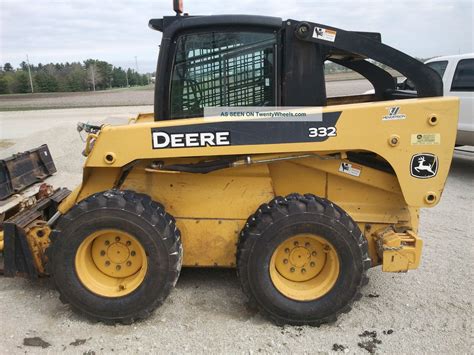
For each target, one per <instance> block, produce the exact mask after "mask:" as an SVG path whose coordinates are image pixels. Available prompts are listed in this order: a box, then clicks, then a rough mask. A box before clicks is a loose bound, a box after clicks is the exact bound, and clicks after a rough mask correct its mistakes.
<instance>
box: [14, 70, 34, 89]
mask: <svg viewBox="0 0 474 355" xmlns="http://www.w3.org/2000/svg"><path fill="white" fill-rule="evenodd" d="M30 91H31V88H30V80H29V78H28V74H26V73H25V72H24V71H23V70H17V71H16V72H15V81H14V82H13V92H15V93H27V92H30Z"/></svg>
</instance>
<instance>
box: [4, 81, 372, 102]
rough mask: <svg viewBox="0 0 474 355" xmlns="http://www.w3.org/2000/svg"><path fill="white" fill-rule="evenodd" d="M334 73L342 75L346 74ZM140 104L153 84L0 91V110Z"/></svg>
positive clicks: (339, 87) (346, 84)
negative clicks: (79, 89)
mask: <svg viewBox="0 0 474 355" xmlns="http://www.w3.org/2000/svg"><path fill="white" fill-rule="evenodd" d="M337 76H338V78H339V79H343V78H345V77H347V76H349V74H344V75H337ZM352 76H354V75H353V74H352ZM372 88H373V87H372V85H371V84H370V83H369V82H368V81H367V80H334V81H329V82H327V83H326V91H327V95H328V96H336V95H349V94H362V93H363V92H365V91H367V90H370V89H372ZM140 105H153V85H150V86H147V87H134V88H130V89H114V90H105V91H95V92H63V93H39V94H16V95H0V111H12V110H32V109H35V110H38V109H58V108H79V107H104V106H107V107H108V106H114V107H117V106H140Z"/></svg>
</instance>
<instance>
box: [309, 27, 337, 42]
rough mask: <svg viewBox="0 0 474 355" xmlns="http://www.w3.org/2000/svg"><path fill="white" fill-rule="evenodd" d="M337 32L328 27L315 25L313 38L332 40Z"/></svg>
mask: <svg viewBox="0 0 474 355" xmlns="http://www.w3.org/2000/svg"><path fill="white" fill-rule="evenodd" d="M336 34H337V32H336V31H334V30H330V29H329V28H322V27H315V28H314V32H313V38H316V39H322V40H323V41H328V42H334V41H335V40H336Z"/></svg>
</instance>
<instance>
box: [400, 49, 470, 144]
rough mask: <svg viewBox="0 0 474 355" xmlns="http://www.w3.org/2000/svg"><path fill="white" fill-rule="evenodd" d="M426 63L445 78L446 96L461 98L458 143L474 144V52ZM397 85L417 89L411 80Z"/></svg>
mask: <svg viewBox="0 0 474 355" xmlns="http://www.w3.org/2000/svg"><path fill="white" fill-rule="evenodd" d="M425 64H426V65H428V66H429V67H431V68H432V69H434V70H435V71H436V72H437V73H438V74H439V75H440V76H441V77H442V78H443V87H444V89H443V91H444V96H457V97H459V99H460V109H459V122H458V135H457V137H456V145H471V146H474V53H467V54H459V55H448V56H444V57H437V58H432V59H430V60H427V61H426V62H425ZM397 87H398V89H401V90H415V87H414V85H413V83H411V82H410V81H409V80H405V81H403V82H402V83H400V84H398V85H397Z"/></svg>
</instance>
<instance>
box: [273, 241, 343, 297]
mask: <svg viewBox="0 0 474 355" xmlns="http://www.w3.org/2000/svg"><path fill="white" fill-rule="evenodd" d="M338 276H339V258H338V255H337V252H336V250H335V249H334V247H333V246H332V245H331V244H330V243H329V242H328V241H327V240H326V239H324V238H322V237H320V236H317V235H313V234H298V235H296V236H293V237H291V238H288V239H287V240H285V241H284V242H283V243H281V244H280V245H279V246H278V247H277V248H276V249H275V251H274V252H273V255H272V258H271V260H270V278H271V280H272V282H273V285H274V286H275V287H276V288H277V290H278V291H279V292H281V293H282V294H283V295H285V296H286V297H288V298H291V299H293V300H297V301H311V300H315V299H318V298H320V297H322V296H324V295H325V294H326V293H328V292H329V291H330V290H331V289H332V287H333V286H334V284H335V283H336V280H337V278H338Z"/></svg>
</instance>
